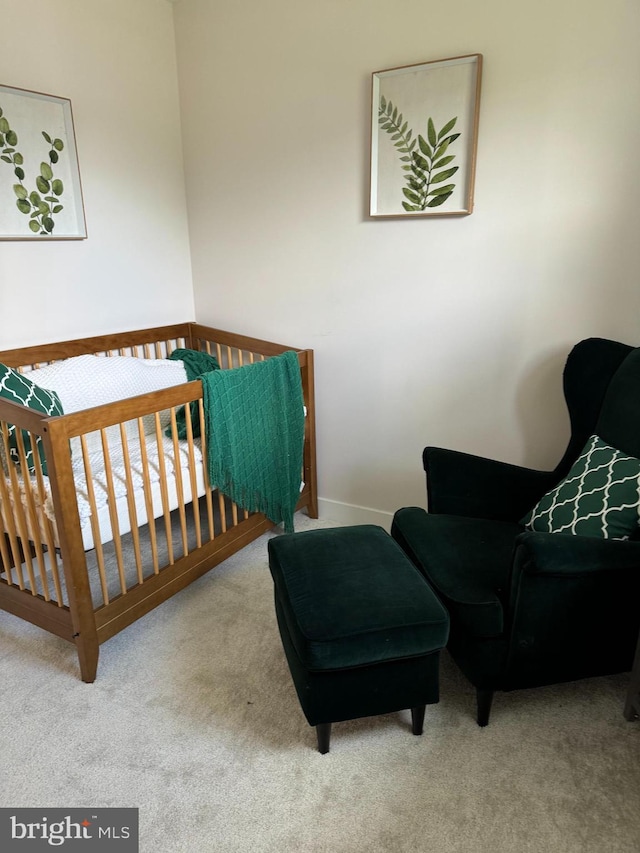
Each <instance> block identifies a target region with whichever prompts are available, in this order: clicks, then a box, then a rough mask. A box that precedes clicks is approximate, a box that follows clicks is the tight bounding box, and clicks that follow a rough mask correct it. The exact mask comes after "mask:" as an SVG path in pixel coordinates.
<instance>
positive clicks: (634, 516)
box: [521, 435, 640, 539]
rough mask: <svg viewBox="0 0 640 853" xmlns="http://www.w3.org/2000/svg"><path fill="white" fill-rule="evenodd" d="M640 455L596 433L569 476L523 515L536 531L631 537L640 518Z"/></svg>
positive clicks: (525, 521)
mask: <svg viewBox="0 0 640 853" xmlns="http://www.w3.org/2000/svg"><path fill="white" fill-rule="evenodd" d="M639 506H640V459H636V458H635V457H633V456H626V455H625V454H624V453H621V452H620V451H619V450H616V449H615V448H614V447H610V446H609V445H608V444H606V443H605V442H604V441H602V439H601V438H599V437H598V436H597V435H592V436H591V438H590V439H589V440H588V442H587V443H586V445H585V447H584V450H583V451H582V453H581V455H580V456H579V458H578V459H576V461H575V462H574V464H573V467H572V468H571V470H570V471H569V473H568V474H567V476H566V477H565V478H564V480H562V482H560V483H559V484H558V485H557V486H556V487H555V488H554V489H551V490H550V491H549V492H547V493H546V495H543V497H542V498H540V500H539V501H538V503H537V504H536V506H535V507H534V508H533V509H532V510H531V511H530V512H529V513H528V514H527V515H526V516H525V517H524V518H523V519H522V522H521V523H522V524H524V525H525V526H526V527H528V528H529V529H530V530H539V531H543V532H546V533H572V534H575V535H578V536H597V537H600V538H602V539H628V538H629V536H631V534H632V533H634V532H635V531H637V530H638V525H639V524H640V518H639V515H638V509H639Z"/></svg>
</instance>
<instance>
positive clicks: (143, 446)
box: [138, 418, 160, 575]
mask: <svg viewBox="0 0 640 853" xmlns="http://www.w3.org/2000/svg"><path fill="white" fill-rule="evenodd" d="M138 439H139V441H140V461H141V465H142V491H143V493H144V506H145V510H146V513H147V525H148V528H149V541H150V545H151V559H152V562H153V573H154V575H157V574H159V572H160V564H159V562H158V543H157V539H156V522H155V518H154V512H153V497H152V495H151V480H150V478H149V456H148V453H147V441H146V436H145V432H144V424H143V422H142V419H141V418H138Z"/></svg>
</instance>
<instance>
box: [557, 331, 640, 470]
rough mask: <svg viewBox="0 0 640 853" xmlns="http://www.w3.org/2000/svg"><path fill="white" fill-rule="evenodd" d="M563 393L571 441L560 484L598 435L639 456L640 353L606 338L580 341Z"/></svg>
mask: <svg viewBox="0 0 640 853" xmlns="http://www.w3.org/2000/svg"><path fill="white" fill-rule="evenodd" d="M614 378H615V381H614ZM632 382H634V383H635V385H634V388H635V390H634V393H630V387H631V383H632ZM563 389H564V396H565V400H566V403H567V408H568V410H569V418H570V422H571V438H570V439H569V444H568V446H567V449H566V451H565V454H564V456H563V457H562V459H561V460H560V462H559V464H558V466H557V467H556V469H555V473H556V476H557V478H558V479H561V478H562V477H564V476H565V475H566V474H567V472H568V471H569V469H570V468H571V466H572V465H573V463H574V462H575V460H576V459H577V458H578V456H579V455H580V452H581V451H582V448H583V447H584V445H585V444H586V442H587V439H588V438H589V436H590V435H593V434H594V433H597V434H598V435H599V436H600V437H601V438H602V439H603V440H604V441H606V442H607V443H608V444H611V445H612V446H613V447H616V448H618V449H619V450H622V451H624V452H625V453H629V455H632V456H640V394H639V393H638V390H640V349H634V348H633V347H630V346H628V345H627V344H622V343H619V342H617V341H609V340H606V339H604V338H587V339H586V340H584V341H580V343H578V344H576V345H575V346H574V348H573V349H572V350H571V352H570V353H569V356H568V358H567V361H566V364H565V368H564V374H563ZM632 412H633V413H635V414H633V417H631V416H630V415H631V413H632ZM600 430H602V432H600ZM603 432H604V433H606V434H603ZM634 433H635V434H634Z"/></svg>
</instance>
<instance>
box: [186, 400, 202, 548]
mask: <svg viewBox="0 0 640 853" xmlns="http://www.w3.org/2000/svg"><path fill="white" fill-rule="evenodd" d="M185 425H186V429H187V453H188V457H189V480H190V483H191V505H192V507H193V526H194V529H195V534H196V548H200V547H201V546H202V531H201V528H200V504H199V502H198V478H197V475H196V461H195V450H194V445H193V425H192V422H191V406H185ZM202 464H204V460H203V463H202Z"/></svg>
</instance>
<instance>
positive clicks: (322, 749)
mask: <svg viewBox="0 0 640 853" xmlns="http://www.w3.org/2000/svg"><path fill="white" fill-rule="evenodd" d="M316 736H317V739H318V752H319V753H320V754H321V755H326V754H327V752H329V743H330V741H331V723H318V724H317V725H316Z"/></svg>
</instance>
